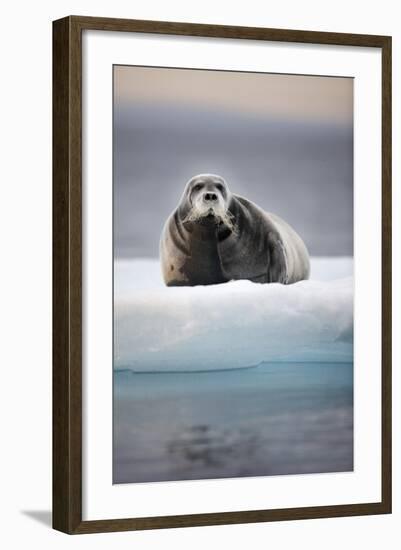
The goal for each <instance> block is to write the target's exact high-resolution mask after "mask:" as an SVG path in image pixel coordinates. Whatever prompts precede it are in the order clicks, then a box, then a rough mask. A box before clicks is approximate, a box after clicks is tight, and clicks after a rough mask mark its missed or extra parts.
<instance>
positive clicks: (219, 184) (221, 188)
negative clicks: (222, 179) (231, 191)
mask: <svg viewBox="0 0 401 550" xmlns="http://www.w3.org/2000/svg"><path fill="white" fill-rule="evenodd" d="M216 189H217V190H218V191H220V193H222V192H223V190H224V187H223V186H222V185H221V183H218V184H217V185H216Z"/></svg>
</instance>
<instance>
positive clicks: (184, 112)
mask: <svg viewBox="0 0 401 550" xmlns="http://www.w3.org/2000/svg"><path fill="white" fill-rule="evenodd" d="M113 132H114V133H113V137H114V141H113V143H114V253H115V257H116V258H155V257H157V256H158V246H159V237H160V233H161V230H162V227H163V224H164V222H165V220H166V218H167V217H168V215H169V214H170V212H171V211H172V210H173V209H174V208H175V207H176V205H177V203H178V201H179V199H180V196H181V194H182V191H183V189H184V186H185V183H186V182H187V181H188V179H189V178H190V177H192V176H193V175H195V174H197V173H201V172H212V173H217V174H220V175H221V176H223V177H224V178H225V179H226V181H227V183H228V185H229V187H230V189H231V191H232V192H234V193H238V194H240V195H244V196H246V197H247V198H249V199H251V200H252V201H254V202H256V203H257V204H258V205H259V206H261V207H262V208H264V209H265V210H268V211H270V212H274V213H276V214H278V215H279V216H281V217H283V218H284V219H285V220H286V221H288V222H289V223H290V224H291V225H292V226H293V227H294V228H295V229H296V230H297V232H298V233H299V234H300V235H301V236H302V238H303V239H304V240H305V242H306V244H307V247H308V249H309V252H310V254H311V255H322V256H329V255H352V253H353V229H352V228H353V80H352V79H349V78H333V77H315V76H313V77H312V76H297V75H270V74H260V73H238V72H223V71H201V70H188V69H168V68H150V67H128V66H116V67H115V68H114V129H113Z"/></svg>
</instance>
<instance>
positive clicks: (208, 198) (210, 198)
mask: <svg viewBox="0 0 401 550" xmlns="http://www.w3.org/2000/svg"><path fill="white" fill-rule="evenodd" d="M204 199H205V201H217V195H216V193H205V194H204Z"/></svg>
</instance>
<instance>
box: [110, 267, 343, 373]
mask: <svg viewBox="0 0 401 550" xmlns="http://www.w3.org/2000/svg"><path fill="white" fill-rule="evenodd" d="M311 267H312V269H311V278H310V279H309V280H308V281H301V282H299V283H296V284H293V285H281V284H278V283H274V284H256V283H252V282H250V281H231V282H229V283H225V284H221V285H210V286H196V287H166V286H165V285H164V283H163V280H162V277H161V270H160V266H159V262H158V261H157V260H116V261H115V262H114V366H115V368H120V369H121V368H128V369H132V370H134V371H145V372H149V371H191V370H215V369H231V368H242V367H250V366H256V365H258V364H260V363H262V362H268V361H278V362H282V361H285V362H287V361H293V362H301V361H302V362H304V361H313V362H334V363H336V362H351V361H352V357H353V260H352V258H348V257H341V258H340V257H331V258H323V257H318V258H312V259H311Z"/></svg>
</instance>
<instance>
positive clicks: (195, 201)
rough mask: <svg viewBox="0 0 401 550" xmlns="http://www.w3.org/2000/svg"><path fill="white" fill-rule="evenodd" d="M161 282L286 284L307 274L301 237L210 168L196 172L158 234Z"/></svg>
mask: <svg viewBox="0 0 401 550" xmlns="http://www.w3.org/2000/svg"><path fill="white" fill-rule="evenodd" d="M160 260H161V267H162V273H163V278H164V282H165V284H166V285H167V286H194V285H211V284H218V283H225V282H228V281H231V280H238V279H249V280H250V281H253V282H257V283H282V284H292V283H296V282H297V281H301V280H303V279H308V277H309V271H310V264H309V255H308V251H307V248H306V246H305V244H304V242H303V241H302V239H301V237H300V236H299V235H298V234H297V233H296V232H295V231H294V229H292V227H291V226H290V225H289V224H288V223H286V222H285V221H284V220H282V219H281V218H279V217H278V216H276V215H275V214H270V213H268V212H265V211H264V210H262V209H261V208H259V207H258V206H257V205H256V204H254V203H253V202H251V201H250V200H248V199H246V198H244V197H241V196H240V195H235V194H233V193H231V192H230V190H229V188H228V185H227V183H226V181H225V180H224V179H223V178H222V177H221V176H217V175H215V174H199V175H197V176H194V177H193V178H191V179H190V180H189V181H188V183H187V184H186V186H185V189H184V193H183V195H182V197H181V200H180V202H179V204H178V206H177V208H176V209H175V210H174V212H173V213H172V214H171V215H170V217H169V218H168V219H167V221H166V223H165V225H164V228H163V231H162V235H161V240H160Z"/></svg>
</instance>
